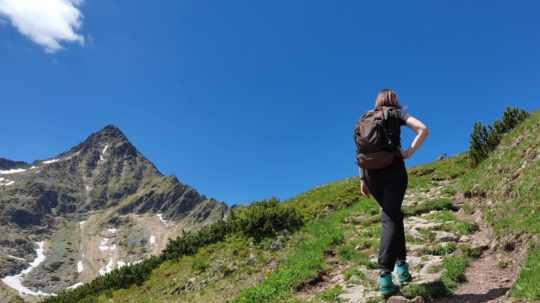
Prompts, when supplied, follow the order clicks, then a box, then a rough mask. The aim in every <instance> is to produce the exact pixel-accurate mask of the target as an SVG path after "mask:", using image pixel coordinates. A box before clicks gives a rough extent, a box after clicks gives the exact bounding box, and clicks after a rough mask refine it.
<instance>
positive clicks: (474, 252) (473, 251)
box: [458, 244, 482, 259]
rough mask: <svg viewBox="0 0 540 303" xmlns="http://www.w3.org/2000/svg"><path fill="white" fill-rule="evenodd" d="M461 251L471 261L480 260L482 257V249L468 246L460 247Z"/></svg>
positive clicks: (462, 245)
mask: <svg viewBox="0 0 540 303" xmlns="http://www.w3.org/2000/svg"><path fill="white" fill-rule="evenodd" d="M458 248H459V250H460V251H461V252H462V253H463V255H464V256H466V257H468V258H471V259H478V258H480V256H481V255H482V248H481V247H471V246H470V245H467V244H460V245H458Z"/></svg>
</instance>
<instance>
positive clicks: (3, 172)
mask: <svg viewBox="0 0 540 303" xmlns="http://www.w3.org/2000/svg"><path fill="white" fill-rule="evenodd" d="M25 171H26V169H24V168H14V169H8V170H0V175H11V174H18V173H23V172H25Z"/></svg>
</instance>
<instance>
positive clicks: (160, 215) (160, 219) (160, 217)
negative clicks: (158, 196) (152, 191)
mask: <svg viewBox="0 0 540 303" xmlns="http://www.w3.org/2000/svg"><path fill="white" fill-rule="evenodd" d="M157 217H158V218H159V221H161V223H163V224H167V220H165V219H163V214H157Z"/></svg>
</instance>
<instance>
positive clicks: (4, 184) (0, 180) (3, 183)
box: [0, 177, 15, 186]
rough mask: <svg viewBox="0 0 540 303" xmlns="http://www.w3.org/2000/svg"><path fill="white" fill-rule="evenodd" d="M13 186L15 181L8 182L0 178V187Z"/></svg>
mask: <svg viewBox="0 0 540 303" xmlns="http://www.w3.org/2000/svg"><path fill="white" fill-rule="evenodd" d="M13 184H15V181H13V180H8V179H6V178H1V177H0V185H3V186H10V185H13Z"/></svg>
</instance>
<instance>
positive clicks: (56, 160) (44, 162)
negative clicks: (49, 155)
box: [43, 159, 60, 164]
mask: <svg viewBox="0 0 540 303" xmlns="http://www.w3.org/2000/svg"><path fill="white" fill-rule="evenodd" d="M58 161H60V159H51V160H45V161H43V164H51V163H55V162H58Z"/></svg>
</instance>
